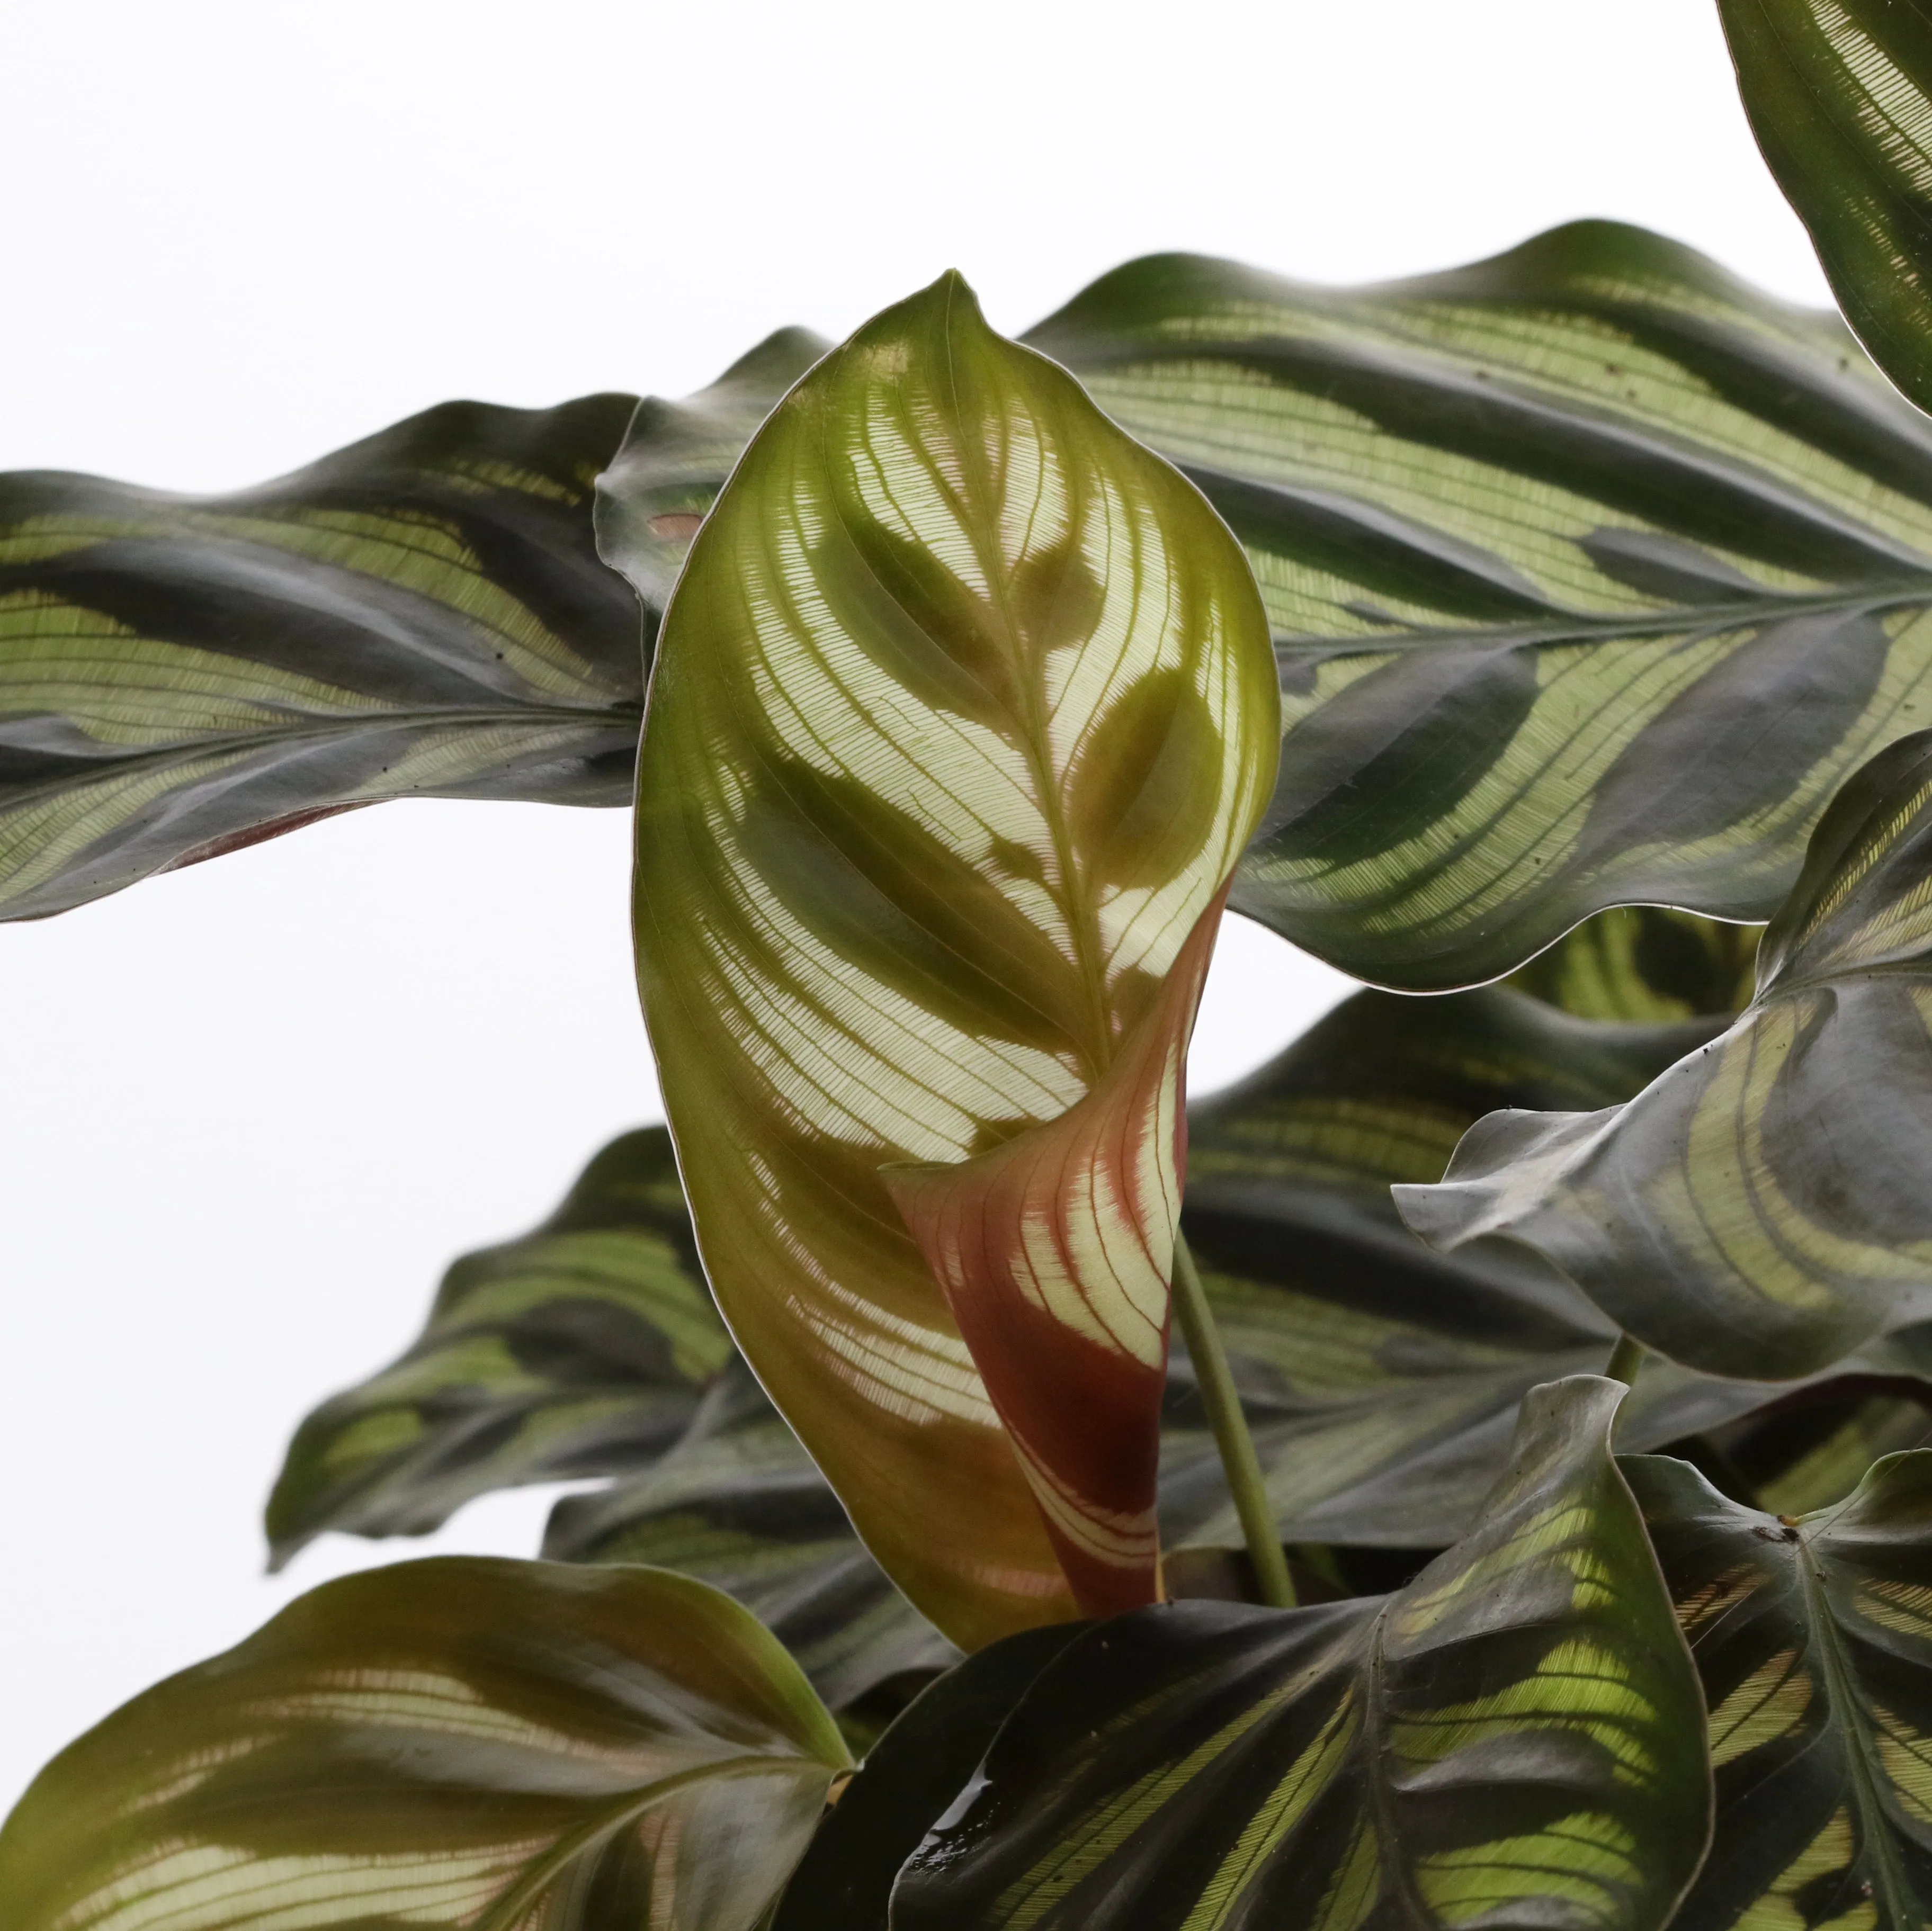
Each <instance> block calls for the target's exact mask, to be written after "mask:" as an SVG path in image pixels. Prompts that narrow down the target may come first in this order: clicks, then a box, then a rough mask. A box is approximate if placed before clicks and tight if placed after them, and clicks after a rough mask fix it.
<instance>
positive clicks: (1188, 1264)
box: [1174, 1228, 1295, 1609]
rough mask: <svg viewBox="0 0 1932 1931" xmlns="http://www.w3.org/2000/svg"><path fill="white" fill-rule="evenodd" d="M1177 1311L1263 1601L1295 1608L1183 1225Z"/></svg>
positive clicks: (1177, 1237)
mask: <svg viewBox="0 0 1932 1931" xmlns="http://www.w3.org/2000/svg"><path fill="white" fill-rule="evenodd" d="M1174 1311H1175V1315H1177V1316H1178V1318H1179V1320H1180V1322H1181V1338H1182V1339H1184V1341H1185V1342H1187V1352H1188V1354H1189V1355H1190V1357H1192V1359H1193V1363H1194V1374H1195V1379H1196V1382H1197V1383H1198V1384H1199V1387H1200V1390H1201V1399H1202V1405H1204V1406H1205V1408H1206V1409H1207V1411H1208V1426H1209V1427H1211V1429H1213V1430H1214V1441H1215V1444H1216V1446H1217V1447H1219V1448H1220V1451H1221V1466H1222V1468H1223V1470H1224V1471H1226V1475H1227V1477H1228V1491H1229V1494H1230V1495H1232V1496H1233V1497H1234V1498H1235V1513H1236V1514H1237V1515H1238V1516H1240V1518H1241V1534H1242V1535H1243V1536H1244V1537H1245V1538H1246V1540H1247V1546H1248V1559H1249V1561H1251V1562H1252V1563H1253V1564H1254V1569H1255V1577H1256V1581H1257V1582H1259V1585H1260V1586H1261V1593H1262V1601H1263V1602H1264V1603H1266V1604H1267V1605H1268V1607H1269V1608H1270V1609H1293V1608H1294V1607H1295V1583H1294V1581H1293V1579H1292V1578H1291V1577H1290V1576H1289V1573H1288V1555H1287V1552H1286V1551H1285V1550H1284V1549H1283V1547H1282V1546H1281V1537H1280V1535H1279V1534H1277V1532H1276V1529H1275V1522H1274V1508H1273V1507H1272V1506H1271V1504H1270V1503H1269V1501H1268V1484H1267V1483H1266V1482H1265V1480H1263V1478H1262V1463H1261V1457H1260V1456H1259V1455H1257V1454H1256V1453H1255V1438H1254V1437H1253V1435H1251V1434H1250V1433H1249V1432H1248V1418H1247V1416H1246V1415H1245V1414H1243V1413H1242V1411H1241V1396H1240V1395H1239V1393H1237V1392H1236V1390H1235V1375H1234V1371H1233V1369H1231V1368H1230V1367H1229V1366H1228V1351H1227V1349H1226V1348H1224V1347H1223V1345H1222V1344H1221V1331H1220V1329H1219V1328H1218V1327H1216V1326H1215V1325H1214V1310H1213V1309H1211V1308H1210V1307H1209V1306H1208V1296H1207V1293H1206V1291H1205V1289H1204V1288H1202V1285H1201V1274H1200V1270H1199V1269H1198V1268H1196V1266H1195V1264H1194V1256H1193V1253H1192V1252H1190V1250H1189V1248H1188V1245H1187V1236H1186V1235H1185V1234H1183V1233H1182V1232H1181V1230H1180V1229H1179V1228H1175V1234H1174Z"/></svg>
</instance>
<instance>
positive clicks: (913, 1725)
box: [772, 1623, 1083, 1931]
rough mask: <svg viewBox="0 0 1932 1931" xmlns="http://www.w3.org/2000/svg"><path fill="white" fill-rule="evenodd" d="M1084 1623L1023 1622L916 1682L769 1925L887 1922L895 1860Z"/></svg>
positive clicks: (858, 1929) (881, 1927)
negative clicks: (933, 1678)
mask: <svg viewBox="0 0 1932 1931" xmlns="http://www.w3.org/2000/svg"><path fill="white" fill-rule="evenodd" d="M1082 1627H1083V1626H1082V1624H1078V1623H1054V1624H1049V1626H1048V1627H1046V1628H1045V1629H1040V1630H1022V1631H1021V1632H1020V1633H1019V1635H1018V1636H1008V1637H1007V1638H1006V1639H1004V1641H1002V1642H997V1643H995V1644H994V1645H992V1647H991V1648H989V1649H983V1650H982V1651H980V1653H979V1654H978V1655H977V1656H974V1657H968V1658H967V1660H965V1662H964V1663H961V1664H960V1665H959V1667H958V1668H957V1669H953V1670H950V1671H949V1672H947V1674H946V1675H944V1676H942V1677H941V1678H940V1679H939V1680H938V1682H936V1683H935V1684H931V1685H929V1687H927V1688H926V1690H923V1691H922V1692H921V1693H920V1694H919V1696H918V1697H917V1698H916V1699H915V1700H914V1701H913V1703H912V1704H911V1705H910V1707H909V1708H907V1710H906V1711H904V1713H903V1714H901V1716H900V1717H899V1718H898V1720H897V1721H896V1722H895V1723H894V1724H893V1725H892V1727H891V1729H889V1730H887V1731H886V1734H885V1735H884V1736H883V1737H882V1738H880V1740H879V1742H878V1744H877V1746H876V1747H874V1749H873V1750H871V1752H870V1753H868V1755H867V1756H866V1759H865V1763H864V1765H862V1767H861V1768H860V1770H859V1774H858V1775H857V1776H856V1777H854V1778H853V1780H852V1781H851V1782H850V1783H849V1784H847V1786H846V1787H845V1790H844V1794H843V1795H841V1797H840V1798H839V1800H838V1807H837V1808H836V1809H835V1810H833V1811H832V1813H831V1815H830V1816H828V1817H827V1818H826V1820H825V1822H823V1824H822V1825H820V1827H819V1830H818V1834H817V1836H816V1837H814V1838H813V1839H812V1840H811V1849H809V1850H808V1851H807V1852H805V1856H804V1858H803V1859H802V1861H800V1863H799V1867H798V1869H797V1870H796V1871H794V1872H793V1873H792V1878H791V1882H790V1883H789V1884H788V1885H787V1886H786V1887H785V1893H784V1900H783V1901H782V1902H781V1903H780V1905H779V1906H778V1915H777V1916H776V1917H775V1918H774V1919H773V1920H772V1931H886V1909H887V1907H888V1906H889V1903H890V1902H891V1898H892V1881H893V1879H895V1878H896V1877H897V1876H898V1873H899V1868H900V1867H901V1865H902V1864H904V1862H905V1861H906V1860H907V1858H910V1856H911V1855H912V1854H913V1852H915V1851H916V1850H917V1849H919V1843H920V1840H922V1838H923V1837H925V1836H926V1833H927V1831H929V1830H930V1829H931V1828H932V1826H933V1825H935V1824H936V1823H937V1822H938V1821H939V1819H940V1816H941V1813H943V1812H944V1810H946V1808H947V1806H948V1805H949V1804H951V1803H952V1801H953V1798H955V1797H956V1796H957V1795H959V1792H961V1791H962V1790H963V1789H965V1787H966V1786H967V1785H968V1783H970V1782H971V1780H972V1777H973V1773H974V1771H976V1770H977V1768H979V1765H980V1759H981V1758H982V1757H983V1756H985V1755H986V1751H987V1749H988V1747H989V1745H990V1744H992V1741H993V1738H994V1737H995V1735H997V1733H998V1730H999V1728H1000V1726H1001V1724H1002V1723H1004V1722H1005V1721H1006V1720H1007V1717H1009V1716H1010V1714H1012V1711H1013V1705H1015V1704H1016V1703H1017V1702H1019V1699H1020V1698H1021V1697H1022V1696H1023V1695H1024V1694H1025V1693H1026V1691H1027V1690H1028V1688H1029V1687H1031V1685H1032V1684H1033V1683H1034V1680H1035V1679H1036V1678H1037V1677H1038V1676H1039V1675H1040V1672H1041V1671H1042V1670H1043V1669H1046V1666H1047V1665H1048V1664H1049V1663H1052V1661H1053V1660H1054V1659H1055V1657H1058V1655H1059V1654H1061V1651H1063V1650H1064V1649H1065V1648H1067V1645H1068V1644H1069V1643H1070V1642H1073V1639H1074V1638H1075V1637H1076V1636H1078V1635H1079V1633H1080V1632H1081V1629H1082Z"/></svg>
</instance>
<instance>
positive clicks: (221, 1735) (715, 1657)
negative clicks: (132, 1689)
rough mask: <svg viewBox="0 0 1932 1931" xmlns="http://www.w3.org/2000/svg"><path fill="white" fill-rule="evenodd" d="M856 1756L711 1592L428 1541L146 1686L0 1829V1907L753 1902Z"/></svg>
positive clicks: (460, 1922)
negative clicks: (414, 1559) (401, 1559)
mask: <svg viewBox="0 0 1932 1931" xmlns="http://www.w3.org/2000/svg"><path fill="white" fill-rule="evenodd" d="M849 1765H850V1758H849V1757H848V1756H847V1753H846V1750H845V1747H844V1744H843V1742H842V1741H841V1739H840V1737H839V1735H838V1729H837V1726H835V1724H834V1723H833V1722H832V1719H831V1718H830V1717H829V1716H828V1715H827V1714H826V1711H825V1710H824V1709H823V1707H822V1706H821V1705H820V1704H819V1702H817V1699H816V1698H815V1697H814V1696H813V1695H812V1693H811V1690H810V1688H809V1687H808V1685H807V1684H806V1683H805V1680H804V1678H802V1677H801V1676H800V1675H799V1673H798V1671H797V1669H796V1666H795V1665H794V1664H793V1663H792V1662H791V1660H790V1658H789V1657H787V1656H786V1654H784V1651H783V1650H782V1649H781V1648H779V1646H778V1644H777V1642H775V1640H774V1639H772V1637H771V1636H769V1634H767V1633H766V1631H764V1630H762V1629H760V1627H759V1626H758V1624H757V1622H756V1621H755V1620H754V1618H752V1617H751V1615H750V1614H749V1613H748V1612H746V1611H745V1610H743V1609H740V1608H739V1607H738V1606H737V1605H736V1603H733V1602H732V1601H731V1600H730V1598H729V1597H725V1596H722V1595H720V1594H718V1592H717V1591H715V1590H712V1589H708V1588H706V1587H705V1586H704V1585H703V1584H702V1583H699V1582H691V1581H690V1580H688V1579H686V1578H685V1577H682V1576H670V1575H666V1574H664V1573H662V1572H661V1571H658V1570H645V1569H611V1570H582V1569H565V1568H558V1567H552V1566H550V1565H547V1564H538V1563H514V1562H501V1561H488V1560H484V1559H481V1558H442V1559H439V1560H437V1561H431V1562H422V1563H407V1564H399V1565H398V1566H397V1567H393V1568H389V1569H383V1570H374V1571H371V1572H368V1573H364V1574H362V1575H359V1576H348V1577H345V1578H344V1579H342V1580H341V1581H339V1582H332V1583H329V1584H328V1585H325V1586H324V1587H323V1588H320V1589H318V1590H317V1591H314V1592H313V1593H312V1594H309V1595H308V1596H305V1597H302V1598H301V1599H300V1600H299V1601H298V1602H296V1603H294V1604H293V1605H292V1606H290V1608H289V1609H286V1610H284V1612H282V1614H281V1615H279V1616H278V1617H276V1618H275V1620H274V1621H272V1622H270V1623H269V1624H267V1626H266V1627H264V1628H263V1629H262V1630H260V1631H259V1632H258V1633H257V1634H256V1635H255V1636H252V1637H251V1638H250V1639H249V1640H248V1642H245V1643H243V1644H242V1645H240V1647H239V1648H236V1649H234V1650H231V1651H229V1652H228V1654H226V1655H225V1656H221V1657H216V1658H214V1660H212V1661H211V1662H208V1663H202V1664H201V1665H199V1666H197V1667H196V1668H195V1669H190V1670H187V1671H185V1672H183V1673H182V1674H181V1675H179V1676H176V1677H174V1678H171V1679H170V1680H169V1681H167V1682H166V1683H163V1684H160V1685H159V1686H157V1687H156V1688H154V1689H153V1690H148V1692H146V1693H145V1694H144V1695H142V1696H139V1697H137V1698H136V1699H135V1700H134V1701H133V1702H132V1703H130V1704H128V1705H126V1706H125V1707H124V1708H122V1709H121V1710H120V1711H117V1712H116V1713H115V1714H114V1715H113V1716H112V1717H110V1718H109V1719H108V1720H107V1722H106V1723H104V1724H102V1725H101V1726H100V1727H99V1728H98V1729H95V1730H94V1731H92V1732H90V1733H89V1735H87V1736H86V1737H83V1738H82V1739H81V1740H80V1741H79V1742H78V1743H77V1744H74V1745H73V1746H72V1747H71V1748H69V1749H68V1750H66V1751H65V1753H62V1756H59V1757H58V1758H56V1759H55V1761H54V1762H52V1764H51V1765H49V1766H48V1768H46V1770H44V1771H42V1772H41V1774H40V1777H38V1779H37V1780H36V1781H35V1783H34V1785H33V1787H32V1788H31V1789H30V1790H29V1791H28V1793H27V1795H26V1797H25V1798H23V1799H22V1801H21V1802H20V1806H19V1807H18V1808H17V1810H15V1811H14V1813H13V1816H11V1817H10V1818H9V1819H7V1823H6V1825H5V1828H4V1829H0V1913H4V1915H5V1920H6V1923H7V1926H8V1927H9V1931H162V1927H166V1931H278V1928H279V1931H294V1927H298V1926H299V1927H302V1931H330V1927H341V1931H378V1928H379V1927H380V1931H389V1927H397V1931H400V1927H402V1926H404V1925H405V1924H407V1925H411V1926H416V1927H431V1931H434V1927H440V1926H446V1927H449V1931H478V1927H484V1926H487V1927H492V1931H498V1927H500V1931H533V1928H534V1927H537V1926H539V1925H540V1926H541V1927H544V1931H604V1927H608V1926H611V1925H614V1924H627V1925H643V1924H649V1925H650V1926H652V1927H653V1931H751V1927H753V1926H754V1924H757V1922H758V1921H760V1918H761V1917H762V1915H763V1912H765V1910H766V1908H767V1906H769V1904H770V1903H771V1901H772V1898H773V1897H775V1894H776V1893H777V1891H778V1888H779V1887H780V1886H781V1885H782V1884H783V1883H784V1880H785V1878H786V1876H787V1874H788V1873H789V1872H790V1869H791V1867H792V1866H793V1864H795V1863H796V1861H797V1859H798V1857H799V1854H800V1853H801V1852H802V1851H803V1849H805V1844H806V1843H807V1842H808V1840H809V1839H810V1837H811V1832H812V1829H813V1827H814V1825H815V1824H816V1823H817V1820H818V1817H819V1814H820V1811H821V1810H822V1808H823V1804H824V1800H825V1795H826V1790H827V1789H828V1787H829V1785H830V1784H831V1783H832V1780H833V1779H834V1777H836V1776H837V1775H838V1774H839V1773H840V1772H841V1771H843V1770H844V1769H846V1768H849Z"/></svg>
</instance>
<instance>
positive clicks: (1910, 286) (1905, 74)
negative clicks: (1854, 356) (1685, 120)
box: [1718, 0, 1932, 409]
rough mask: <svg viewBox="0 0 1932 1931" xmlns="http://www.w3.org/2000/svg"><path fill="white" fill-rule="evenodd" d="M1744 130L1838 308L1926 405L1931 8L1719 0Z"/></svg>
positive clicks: (1931, 306)
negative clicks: (1795, 218) (1812, 247)
mask: <svg viewBox="0 0 1932 1931" xmlns="http://www.w3.org/2000/svg"><path fill="white" fill-rule="evenodd" d="M1718 13H1719V15H1720V16H1721V18H1722V19H1723V20H1724V32H1725V34H1726V35H1727V37H1728V38H1729V40H1730V43H1731V58H1732V59H1733V61H1736V64H1737V70H1738V85H1739V90H1740V91H1742V94H1743V95H1744V101H1745V112H1746V113H1748V115H1750V116H1751V131H1752V132H1753V133H1754V134H1756V135H1757V144H1758V145H1759V146H1760V148H1763V151H1764V157H1765V159H1766V160H1767V161H1768V162H1769V163H1770V164H1771V171H1772V173H1773V174H1775V175H1776V176H1777V177H1778V186H1779V187H1781V188H1783V189H1784V192H1785V193H1786V195H1787V197H1789V199H1790V202H1791V205H1792V206H1793V208H1796V210H1797V211H1798V215H1799V220H1802V222H1803V223H1805V226H1806V227H1807V228H1808V229H1810V230H1811V239H1812V241H1814V243H1815V244H1817V250H1818V258H1819V259H1820V261H1821V262H1823V264H1824V267H1825V272H1826V274H1827V275H1828V276H1829V277H1830V278H1831V283H1832V292H1833V294H1835V295H1837V297H1838V301H1839V304H1840V305H1841V307H1843V310H1844V311H1845V315H1846V319H1847V320H1849V322H1850V323H1851V325H1852V327H1853V328H1855V329H1856V330H1857V331H1858V335H1859V337H1860V339H1861V340H1862V341H1863V342H1864V345H1865V346H1866V347H1867V348H1868V349H1870V351H1871V352H1872V354H1873V355H1874V356H1875V357H1876V358H1877V360H1878V362H1879V366H1880V367H1882V368H1883V369H1884V370H1885V373H1887V374H1888V376H1891V379H1892V380H1893V381H1894V382H1896V383H1897V385H1899V387H1900V388H1902V389H1903V391H1905V393H1906V394H1907V395H1909V397H1911V398H1912V400H1913V401H1914V402H1915V403H1918V405H1919V406H1920V407H1921V409H1925V408H1932V286H1928V279H1927V278H1928V276H1932V19H1928V18H1927V15H1926V13H1925V12H1924V10H1923V8H1922V7H1920V6H1919V5H1918V4H1917V0H1906V4H1903V5H1902V6H1901V5H1900V4H1897V0H1718Z"/></svg>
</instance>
